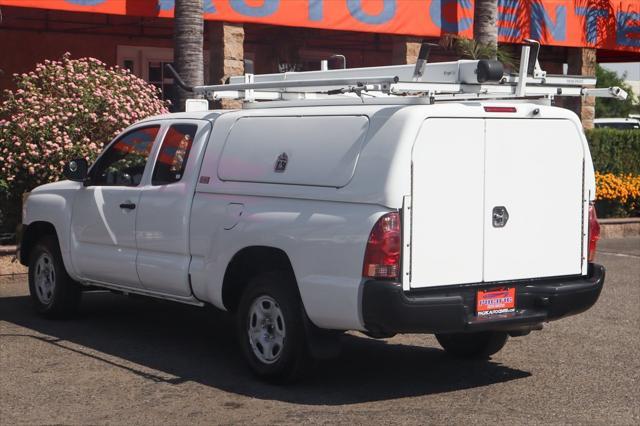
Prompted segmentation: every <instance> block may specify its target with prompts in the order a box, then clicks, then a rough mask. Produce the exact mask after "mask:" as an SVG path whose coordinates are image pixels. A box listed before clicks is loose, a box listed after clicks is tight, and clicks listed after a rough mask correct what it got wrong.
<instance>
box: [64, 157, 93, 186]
mask: <svg viewBox="0 0 640 426" xmlns="http://www.w3.org/2000/svg"><path fill="white" fill-rule="evenodd" d="M88 170H89V163H87V160H85V159H84V158H76V159H73V160H71V161H69V162H68V163H67V164H65V166H64V169H63V173H64V176H65V177H66V178H67V179H69V180H72V181H75V182H84V180H85V178H86V177H87V172H88Z"/></svg>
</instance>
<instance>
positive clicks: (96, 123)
mask: <svg viewBox="0 0 640 426" xmlns="http://www.w3.org/2000/svg"><path fill="white" fill-rule="evenodd" d="M14 80H15V84H16V89H15V90H7V91H5V92H4V96H3V99H2V101H1V102H0V231H3V230H4V231H5V232H13V230H14V229H15V227H16V224H17V222H18V220H19V214H20V206H21V202H22V194H23V193H24V192H28V191H30V190H31V189H33V188H35V187H36V186H38V185H42V184H44V183H47V182H53V181H56V180H59V179H61V178H62V166H63V165H64V164H65V162H66V161H68V160H69V159H71V158H74V157H83V158H87V159H88V160H90V161H92V160H94V159H95V158H96V156H97V155H98V153H99V152H100V150H101V149H102V147H103V146H104V145H105V144H106V143H108V142H109V141H110V140H111V139H112V138H113V137H114V136H115V135H117V134H119V133H120V132H121V131H122V130H123V129H124V128H126V127H127V126H129V125H131V124H132V123H134V122H136V121H138V120H140V119H142V118H145V117H148V116H150V115H157V114H163V113H166V112H167V104H166V103H165V102H164V101H162V99H160V97H159V94H160V93H159V91H158V89H156V88H155V87H154V86H152V85H151V84H148V83H146V82H145V81H144V80H142V79H140V78H138V77H136V76H135V75H133V74H131V73H130V72H129V71H127V70H125V69H122V68H119V67H109V66H107V65H106V64H104V63H102V62H100V61H99V60H97V59H95V58H80V59H71V58H70V55H69V54H68V53H67V54H65V55H64V56H63V57H62V59H61V60H60V61H49V60H46V61H44V63H41V64H38V65H37V66H36V68H35V70H33V71H31V72H29V73H24V74H14Z"/></svg>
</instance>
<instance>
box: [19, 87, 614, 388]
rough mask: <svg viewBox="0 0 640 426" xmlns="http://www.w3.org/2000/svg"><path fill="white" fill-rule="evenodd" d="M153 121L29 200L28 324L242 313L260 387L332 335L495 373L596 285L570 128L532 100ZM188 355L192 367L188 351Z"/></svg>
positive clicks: (589, 224) (329, 344) (333, 340)
mask: <svg viewBox="0 0 640 426" xmlns="http://www.w3.org/2000/svg"><path fill="white" fill-rule="evenodd" d="M316 104H317V103H314V102H310V101H309V102H306V103H304V102H300V103H296V104H294V105H291V104H290V103H287V102H283V103H277V102H276V103H274V105H271V106H269V107H267V106H264V107H256V108H246V109H242V110H233V111H231V110H225V111H222V110H220V111H204V112H187V113H175V114H168V115H165V116H159V117H152V118H148V119H145V120H143V121H141V122H139V123H137V124H135V125H133V126H131V127H129V128H128V129H126V130H125V131H124V132H123V133H122V134H121V135H120V136H118V137H117V138H115V140H113V141H112V142H111V143H110V144H109V145H108V146H106V148H105V149H104V151H103V152H102V154H101V155H100V156H99V158H98V159H97V160H96V162H95V163H94V164H93V165H92V166H91V167H90V168H88V165H87V163H86V161H84V160H74V161H72V162H70V163H69V165H68V166H67V168H66V174H67V176H68V177H69V178H70V180H67V181H62V182H57V183H51V184H47V185H43V186H40V187H38V188H36V189H35V190H33V192H31V194H30V195H29V197H28V199H27V201H26V203H25V204H24V212H23V224H24V234H23V238H22V242H21V246H20V249H19V257H20V261H21V262H22V263H23V264H25V265H28V266H29V287H30V290H31V295H32V298H33V301H34V304H35V307H36V309H37V311H38V312H40V313H42V314H46V315H48V316H49V315H50V316H57V315H66V314H68V313H69V312H70V311H73V309H75V308H76V306H77V305H78V302H79V300H80V295H81V292H82V291H83V289H85V290H86V289H95V288H96V287H99V288H107V289H111V290H114V291H118V292H123V293H127V294H128V293H137V294H141V295H146V296H151V297H157V298H162V299H168V300H172V301H176V302H182V303H188V304H192V305H198V306H203V305H205V304H207V305H213V306H215V307H217V308H220V309H223V310H227V311H231V312H233V313H235V315H236V318H237V333H238V335H239V341H240V345H241V348H242V351H243V354H244V355H245V357H246V359H247V361H248V363H249V365H250V367H251V368H252V370H253V371H254V372H255V373H257V374H258V375H259V376H261V377H264V378H266V379H273V380H285V379H291V378H293V377H296V376H298V375H299V374H300V373H301V372H302V371H303V370H304V369H305V368H306V367H307V366H308V365H309V361H310V360H311V359H313V358H318V357H320V358H322V357H325V356H331V355H334V354H335V352H336V350H337V348H338V342H339V336H340V334H341V333H342V332H343V331H345V330H358V331H361V332H363V333H366V334H368V335H370V336H372V337H389V336H392V335H394V334H396V333H434V334H435V335H436V336H437V338H438V340H439V342H440V343H441V344H442V346H443V347H444V349H445V350H446V351H448V352H450V353H452V354H454V355H457V356H476V357H478V356H480V357H487V356H489V355H491V354H493V353H495V352H497V351H498V350H500V349H501V348H502V347H503V346H504V344H505V342H506V340H507V338H508V336H509V335H511V336H521V335H525V334H527V333H529V332H530V331H531V330H537V329H540V328H541V327H542V324H543V323H544V322H547V321H552V320H557V319H560V318H563V317H566V316H569V315H573V314H577V313H580V312H582V311H585V310H586V309H588V308H589V307H591V306H592V305H593V304H594V303H595V302H596V300H597V299H598V296H599V294H600V291H601V289H602V286H603V282H604V268H603V267H602V266H600V265H597V264H595V263H593V256H594V253H595V244H596V240H597V238H598V232H599V227H598V223H597V219H596V217H595V211H594V209H593V204H592V203H593V200H594V195H595V184H594V171H593V166H592V161H591V157H590V154H589V148H588V145H587V141H586V139H585V136H584V134H583V131H582V127H581V123H580V121H579V119H578V118H577V116H576V115H575V114H573V113H572V112H570V111H568V110H565V109H560V108H556V107H552V106H545V105H542V104H541V103H538V102H533V103H528V102H526V101H524V102H523V101H512V102H507V101H492V100H487V101H456V102H442V103H433V104H416V102H413V101H410V100H405V99H403V98H401V97H398V98H394V99H392V100H391V101H390V100H389V99H383V100H381V101H376V100H375V99H373V100H369V101H368V102H364V101H361V99H360V98H356V101H349V102H345V101H342V100H341V101H340V102H338V101H335V102H333V101H331V102H329V101H324V102H320V105H316ZM187 356H188V355H187Z"/></svg>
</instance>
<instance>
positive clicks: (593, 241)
mask: <svg viewBox="0 0 640 426" xmlns="http://www.w3.org/2000/svg"><path fill="white" fill-rule="evenodd" d="M599 239H600V224H599V223H598V216H597V215H596V208H595V206H594V205H593V204H590V205H589V257H588V260H589V262H593V261H594V260H595V258H596V245H597V244H598V240H599Z"/></svg>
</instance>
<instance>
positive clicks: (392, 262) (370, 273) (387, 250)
mask: <svg viewBox="0 0 640 426" xmlns="http://www.w3.org/2000/svg"><path fill="white" fill-rule="evenodd" d="M401 244H402V239H401V234H400V214H399V213H395V212H394V213H387V214H386V215H384V216H382V217H381V218H380V219H379V220H378V221H377V222H376V224H375V225H374V226H373V229H372V230H371V234H369V240H368V241H367V248H366V250H365V253H364V264H363V266H362V275H363V276H364V277H366V278H377V279H398V278H399V276H400V250H401Z"/></svg>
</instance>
